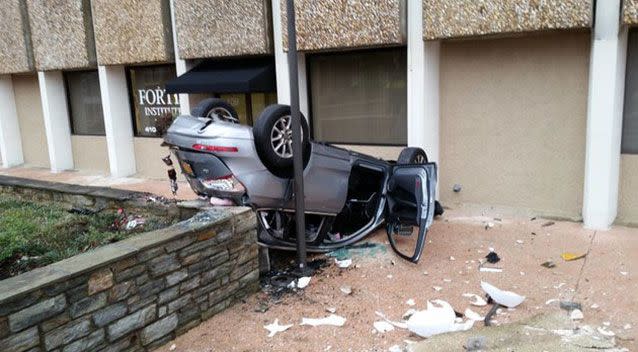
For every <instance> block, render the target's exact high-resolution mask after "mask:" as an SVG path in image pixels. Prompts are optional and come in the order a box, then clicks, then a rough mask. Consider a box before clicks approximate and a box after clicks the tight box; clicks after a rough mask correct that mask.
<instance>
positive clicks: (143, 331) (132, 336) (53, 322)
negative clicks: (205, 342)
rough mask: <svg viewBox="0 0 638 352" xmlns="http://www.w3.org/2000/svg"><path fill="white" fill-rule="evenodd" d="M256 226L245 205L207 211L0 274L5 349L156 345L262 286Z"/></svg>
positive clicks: (0, 183) (0, 335)
mask: <svg viewBox="0 0 638 352" xmlns="http://www.w3.org/2000/svg"><path fill="white" fill-rule="evenodd" d="M13 181H15V180H13ZM13 181H12V180H11V179H7V178H0V190H2V191H5V192H6V191H7V189H9V188H11V189H13V190H16V189H17V188H20V187H19V186H17V185H16V184H15V183H16V182H13ZM12 182H13V184H10V185H7V183H12ZM28 183H31V186H34V184H33V183H35V184H36V185H37V184H38V183H41V182H40V181H29V182H28ZM42 184H45V185H44V186H42V185H40V186H42V187H44V188H46V187H45V186H47V185H46V184H48V183H42ZM55 185H59V184H55ZM49 186H50V185H49ZM66 186H68V185H59V186H56V187H61V188H65V187H66ZM42 187H40V188H42ZM36 188H38V187H36ZM36 188H33V187H30V188H29V187H27V188H24V189H22V195H23V197H26V196H27V194H31V195H32V196H33V197H36V196H37V195H38V193H37V192H35V191H34V189H36ZM82 188H84V187H82ZM87 188H88V189H92V190H93V193H92V194H91V195H88V194H87V193H86V192H85V193H84V196H86V197H87V198H92V197H93V198H92V199H94V200H96V199H97V202H98V203H99V202H107V200H105V199H103V198H100V197H99V196H97V194H98V193H100V192H102V191H104V190H105V189H101V190H100V189H97V188H92V187H86V188H84V190H86V189H87ZM25 189H30V191H24V190H25ZM73 189H75V191H76V192H75V193H78V192H77V190H78V187H73ZM59 192H60V190H58V191H56V192H53V191H51V190H49V191H45V192H42V193H40V195H42V194H44V195H47V194H53V195H56V197H58V198H64V196H63V194H64V192H62V193H59ZM123 192H125V191H123ZM114 193H118V191H115V192H114ZM127 193H128V196H131V195H132V193H131V192H127ZM75 195H76V196H77V195H79V194H75ZM120 195H122V196H123V194H120ZM66 196H69V194H66ZM46 197H48V196H46ZM95 197H97V198H95ZM134 198H135V197H134ZM130 200H131V198H129V201H130ZM111 201H112V199H111ZM167 207H170V206H167ZM174 207H176V208H181V209H186V210H190V211H193V209H192V207H188V206H176V205H174ZM172 211H177V212H179V211H178V210H172ZM255 228H256V220H255V216H254V213H253V212H252V211H250V209H248V208H225V209H218V208H217V209H215V208H209V209H204V210H200V211H199V212H197V214H195V215H194V216H192V217H191V218H189V219H187V220H184V221H182V222H179V223H177V224H175V225H173V226H170V227H167V228H165V229H161V230H157V231H152V232H147V233H143V234H140V235H137V236H134V237H131V238H129V239H126V240H123V241H120V242H117V243H113V244H110V245H107V246H103V247H100V248H98V249H96V250H93V251H90V252H86V253H83V254H80V255H77V256H75V257H71V258H68V259H66V260H63V261H60V262H57V263H54V264H51V265H49V266H46V267H43V268H39V269H35V270H32V271H30V272H27V273H24V274H22V275H18V276H15V277H12V278H9V279H6V280H3V281H0V351H3V352H5V351H7V352H9V351H16V352H19V351H61V352H70V351H120V350H127V351H128V350H152V349H153V348H155V347H157V346H159V345H162V344H164V343H166V342H168V341H170V340H171V339H173V338H175V336H177V335H180V334H182V333H184V332H185V331H187V330H188V329H190V328H192V327H194V326H196V325H198V324H199V323H200V322H201V321H202V320H205V319H207V318H209V317H211V316H212V315H215V314H217V313H219V312H221V311H222V310H224V309H225V308H226V307H228V306H230V305H231V304H233V302H235V301H237V300H238V299H240V298H242V297H244V296H246V295H247V294H250V293H251V292H254V291H256V290H257V289H258V287H259V270H258V259H257V258H258V254H257V252H258V249H257V243H256V231H255Z"/></svg>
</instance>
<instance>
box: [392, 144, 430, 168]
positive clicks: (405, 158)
mask: <svg viewBox="0 0 638 352" xmlns="http://www.w3.org/2000/svg"><path fill="white" fill-rule="evenodd" d="M427 162H428V155H427V154H425V150H423V149H421V148H414V147H408V148H403V150H402V151H401V153H400V154H399V159H398V160H397V163H398V164H425V163H427Z"/></svg>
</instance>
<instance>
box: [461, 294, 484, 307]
mask: <svg viewBox="0 0 638 352" xmlns="http://www.w3.org/2000/svg"><path fill="white" fill-rule="evenodd" d="M463 297H466V298H470V299H471V300H470V304H471V305H473V306H476V307H483V306H486V305H487V302H486V301H485V300H484V299H483V297H481V296H479V295H477V294H474V293H464V294H463Z"/></svg>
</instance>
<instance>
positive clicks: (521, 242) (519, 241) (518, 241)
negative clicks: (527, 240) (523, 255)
mask: <svg viewBox="0 0 638 352" xmlns="http://www.w3.org/2000/svg"><path fill="white" fill-rule="evenodd" d="M516 243H518V244H523V243H524V242H523V240H516Z"/></svg>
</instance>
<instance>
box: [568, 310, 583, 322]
mask: <svg viewBox="0 0 638 352" xmlns="http://www.w3.org/2000/svg"><path fill="white" fill-rule="evenodd" d="M569 318H570V319H571V320H583V319H584V318H585V316H584V315H583V312H582V311H581V310H580V309H574V310H572V312H571V313H570V314H569Z"/></svg>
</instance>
